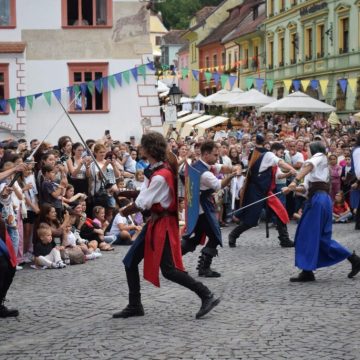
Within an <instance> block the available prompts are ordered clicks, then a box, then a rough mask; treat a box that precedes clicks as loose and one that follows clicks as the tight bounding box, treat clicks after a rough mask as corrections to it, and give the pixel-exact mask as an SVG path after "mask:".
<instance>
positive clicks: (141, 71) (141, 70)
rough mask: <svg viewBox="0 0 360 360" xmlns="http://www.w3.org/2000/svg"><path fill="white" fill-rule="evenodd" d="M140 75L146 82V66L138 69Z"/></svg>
mask: <svg viewBox="0 0 360 360" xmlns="http://www.w3.org/2000/svg"><path fill="white" fill-rule="evenodd" d="M138 75H140V76H142V77H143V78H144V80H145V79H146V67H145V65H140V66H139V67H138Z"/></svg>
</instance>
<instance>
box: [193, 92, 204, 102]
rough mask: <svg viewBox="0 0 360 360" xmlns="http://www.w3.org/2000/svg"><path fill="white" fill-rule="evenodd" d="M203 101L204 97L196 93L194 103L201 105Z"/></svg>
mask: <svg viewBox="0 0 360 360" xmlns="http://www.w3.org/2000/svg"><path fill="white" fill-rule="evenodd" d="M204 99H205V96H204V95H203V94H201V93H198V94H197V95H196V96H195V98H194V102H199V103H203V101H204Z"/></svg>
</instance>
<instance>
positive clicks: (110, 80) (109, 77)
mask: <svg viewBox="0 0 360 360" xmlns="http://www.w3.org/2000/svg"><path fill="white" fill-rule="evenodd" d="M108 81H109V83H110V85H111V87H112V88H113V89H114V88H115V76H114V75H110V76H108Z"/></svg>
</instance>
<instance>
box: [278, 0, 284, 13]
mask: <svg viewBox="0 0 360 360" xmlns="http://www.w3.org/2000/svg"><path fill="white" fill-rule="evenodd" d="M279 9H280V12H284V11H285V0H279Z"/></svg>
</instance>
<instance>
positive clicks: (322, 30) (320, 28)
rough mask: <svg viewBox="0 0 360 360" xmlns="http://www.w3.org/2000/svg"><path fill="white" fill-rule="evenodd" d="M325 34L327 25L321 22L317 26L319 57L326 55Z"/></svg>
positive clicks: (317, 51) (317, 50)
mask: <svg viewBox="0 0 360 360" xmlns="http://www.w3.org/2000/svg"><path fill="white" fill-rule="evenodd" d="M324 36H325V26H324V24H320V25H318V26H317V27H316V55H317V58H318V59H320V58H323V57H324V55H325V49H324V44H325V42H324V40H325V39H324Z"/></svg>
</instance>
